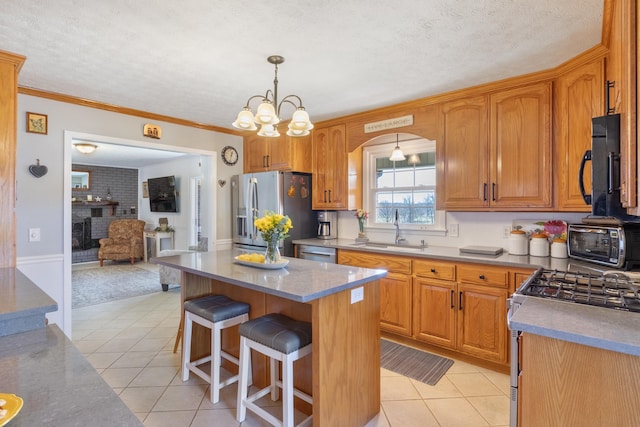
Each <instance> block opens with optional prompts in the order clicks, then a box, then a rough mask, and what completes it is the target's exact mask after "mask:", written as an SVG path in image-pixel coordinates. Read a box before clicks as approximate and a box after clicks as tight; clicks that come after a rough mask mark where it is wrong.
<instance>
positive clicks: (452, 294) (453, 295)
mask: <svg viewBox="0 0 640 427" xmlns="http://www.w3.org/2000/svg"><path fill="white" fill-rule="evenodd" d="M455 298H456V291H454V290H453V289H452V290H451V308H452V309H453V308H454V304H453V300H454V299H455Z"/></svg>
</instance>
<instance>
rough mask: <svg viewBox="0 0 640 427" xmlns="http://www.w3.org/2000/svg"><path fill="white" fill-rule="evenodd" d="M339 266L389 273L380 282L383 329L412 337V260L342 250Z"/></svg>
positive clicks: (381, 325)
mask: <svg viewBox="0 0 640 427" xmlns="http://www.w3.org/2000/svg"><path fill="white" fill-rule="evenodd" d="M338 264H346V265H353V266H355V267H364V268H382V269H385V270H387V271H388V273H387V276H386V277H385V278H383V279H380V329H381V330H383V331H387V332H392V333H395V334H399V335H404V336H408V337H410V336H411V333H412V330H411V326H412V320H413V318H412V311H411V310H412V305H411V299H412V295H413V291H412V283H411V258H408V257H402V256H389V255H384V256H380V255H379V254H375V253H372V252H358V251H345V250H342V249H339V250H338Z"/></svg>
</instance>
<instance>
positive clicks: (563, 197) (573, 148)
mask: <svg viewBox="0 0 640 427" xmlns="http://www.w3.org/2000/svg"><path fill="white" fill-rule="evenodd" d="M556 83H557V84H556V88H555V95H556V104H555V105H556V108H557V112H556V115H555V116H556V117H557V121H556V124H557V127H556V129H557V130H556V144H555V145H556V155H555V158H554V160H555V161H556V162H557V163H556V167H555V168H554V169H555V177H554V179H555V182H556V183H557V184H556V186H555V188H556V189H557V192H558V195H557V198H556V200H557V203H558V209H559V210H563V211H567V210H568V211H573V212H575V211H581V212H591V206H590V205H587V204H586V203H585V202H584V199H583V198H582V194H581V193H580V186H579V184H578V173H579V171H580V162H581V160H582V158H583V157H584V153H585V151H587V150H590V149H591V118H593V117H596V116H601V115H603V114H604V101H603V100H602V94H603V90H602V88H603V87H604V59H600V60H598V61H594V62H590V63H587V64H585V65H582V66H581V67H579V68H576V69H574V70H572V71H570V72H568V73H566V74H565V75H563V76H560V77H559V78H558V80H557V82H556ZM584 184H585V191H586V192H587V194H591V162H587V164H586V167H585V169H584Z"/></svg>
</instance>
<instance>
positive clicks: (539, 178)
mask: <svg viewBox="0 0 640 427" xmlns="http://www.w3.org/2000/svg"><path fill="white" fill-rule="evenodd" d="M489 103H490V123H489V138H490V139H489V140H490V145H491V155H490V163H489V171H490V180H489V185H488V186H487V196H488V197H487V199H489V205H490V206H492V207H495V208H500V209H503V208H509V209H514V210H519V209H526V210H536V209H549V208H551V207H552V193H551V181H552V179H551V171H552V168H551V83H537V84H532V85H528V86H524V87H521V88H517V89H512V90H506V91H503V92H499V93H495V94H493V95H491V96H490V98H489Z"/></svg>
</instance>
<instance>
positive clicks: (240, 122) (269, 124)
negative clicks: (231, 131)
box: [231, 55, 313, 137]
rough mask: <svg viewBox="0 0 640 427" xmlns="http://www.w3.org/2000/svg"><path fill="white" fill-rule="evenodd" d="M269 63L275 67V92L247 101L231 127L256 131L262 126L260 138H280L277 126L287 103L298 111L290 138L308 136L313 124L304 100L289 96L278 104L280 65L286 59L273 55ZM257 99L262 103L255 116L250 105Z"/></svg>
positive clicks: (291, 128)
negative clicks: (282, 109) (283, 107)
mask: <svg viewBox="0 0 640 427" xmlns="http://www.w3.org/2000/svg"><path fill="white" fill-rule="evenodd" d="M267 61H268V62H269V63H271V64H273V65H274V66H275V77H274V79H273V91H272V90H271V89H269V90H267V92H266V93H265V94H264V96H263V95H254V96H252V97H251V98H249V99H248V100H247V103H246V105H245V106H244V108H243V109H242V111H240V112H239V113H238V117H237V118H236V121H235V122H233V123H232V124H231V125H232V126H233V127H235V128H237V129H240V130H256V129H258V128H257V126H256V125H260V130H259V131H258V135H259V136H268V137H278V136H280V133H279V132H278V128H277V126H276V125H277V124H278V123H280V110H281V108H282V105H283V104H285V103H288V104H291V105H293V106H294V107H295V109H296V111H295V112H294V113H293V116H292V117H291V121H290V122H289V129H288V130H287V135H289V136H296V137H297V136H306V135H309V131H310V130H311V129H313V124H312V123H311V121H310V120H309V113H307V112H306V111H305V109H304V106H303V105H302V99H300V97H299V96H297V95H287V96H285V97H284V98H283V99H282V101H280V102H279V103H278V65H280V64H282V63H283V62H284V58H283V57H282V56H279V55H272V56H270V57H268V58H267ZM256 98H261V99H262V102H261V103H260V105H259V106H258V109H257V110H256V114H255V116H254V114H253V112H252V111H251V107H250V106H249V103H250V102H251V101H253V100H254V99H256Z"/></svg>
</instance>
